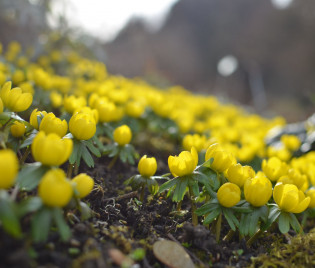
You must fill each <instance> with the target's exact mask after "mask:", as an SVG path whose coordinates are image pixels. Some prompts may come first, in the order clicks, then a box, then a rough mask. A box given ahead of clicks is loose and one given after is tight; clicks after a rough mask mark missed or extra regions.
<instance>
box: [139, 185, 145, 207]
mask: <svg viewBox="0 0 315 268" xmlns="http://www.w3.org/2000/svg"><path fill="white" fill-rule="evenodd" d="M143 200H144V185H142V187H141V192H140V201H141V202H142V203H143Z"/></svg>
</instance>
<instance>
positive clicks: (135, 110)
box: [126, 101, 145, 118]
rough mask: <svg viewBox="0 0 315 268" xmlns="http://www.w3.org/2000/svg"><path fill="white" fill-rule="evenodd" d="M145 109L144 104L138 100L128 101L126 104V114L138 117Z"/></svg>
mask: <svg viewBox="0 0 315 268" xmlns="http://www.w3.org/2000/svg"><path fill="white" fill-rule="evenodd" d="M144 110H145V105H144V104H143V103H141V102H138V101H131V102H128V103H127V105H126V114H127V115H129V116H131V117H135V118H138V117H140V116H141V115H142V114H143V113H144Z"/></svg>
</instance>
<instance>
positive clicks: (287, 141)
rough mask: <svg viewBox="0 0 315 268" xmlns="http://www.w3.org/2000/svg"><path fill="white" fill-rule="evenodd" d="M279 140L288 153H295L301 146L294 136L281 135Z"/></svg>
mask: <svg viewBox="0 0 315 268" xmlns="http://www.w3.org/2000/svg"><path fill="white" fill-rule="evenodd" d="M280 140H281V142H282V143H283V144H284V146H285V147H286V148H287V149H289V150H290V151H296V150H297V149H299V148H300V146H301V141H300V139H299V138H298V137H297V136H295V135H282V136H281V138H280Z"/></svg>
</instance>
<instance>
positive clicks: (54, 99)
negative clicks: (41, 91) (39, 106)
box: [49, 91, 63, 108]
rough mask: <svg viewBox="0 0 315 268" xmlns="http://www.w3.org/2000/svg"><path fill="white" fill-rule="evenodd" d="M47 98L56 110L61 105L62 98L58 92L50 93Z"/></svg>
mask: <svg viewBox="0 0 315 268" xmlns="http://www.w3.org/2000/svg"><path fill="white" fill-rule="evenodd" d="M49 97H50V101H51V104H52V106H53V107H54V108H58V107H60V106H61V105H62V102H63V98H62V96H61V95H60V94H59V93H58V92H56V91H53V92H51V94H50V96H49Z"/></svg>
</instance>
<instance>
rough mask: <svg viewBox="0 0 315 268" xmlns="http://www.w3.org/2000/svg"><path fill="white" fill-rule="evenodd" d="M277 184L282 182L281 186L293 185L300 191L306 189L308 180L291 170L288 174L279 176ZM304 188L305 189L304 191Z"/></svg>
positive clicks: (303, 175)
mask: <svg viewBox="0 0 315 268" xmlns="http://www.w3.org/2000/svg"><path fill="white" fill-rule="evenodd" d="M277 182H282V183H283V184H288V183H289V184H294V185H295V186H296V187H298V188H299V189H300V190H302V191H303V190H306V189H307V188H308V180H307V176H306V175H305V174H301V173H300V172H299V171H297V170H295V169H293V168H291V169H289V171H288V173H287V174H285V175H283V176H281V177H280V179H279V180H278V181H277ZM304 187H306V189H304Z"/></svg>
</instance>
